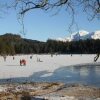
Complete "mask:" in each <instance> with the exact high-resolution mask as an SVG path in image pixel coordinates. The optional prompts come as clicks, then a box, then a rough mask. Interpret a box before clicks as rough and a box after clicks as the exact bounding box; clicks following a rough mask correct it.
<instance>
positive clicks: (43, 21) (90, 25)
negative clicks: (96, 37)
mask: <svg viewBox="0 0 100 100" xmlns="http://www.w3.org/2000/svg"><path fill="white" fill-rule="evenodd" d="M55 12H56V11H55V10H54V11H48V12H45V11H42V10H31V11H30V12H28V13H26V15H25V17H24V26H25V35H23V34H22V33H21V31H22V26H21V25H20V23H19V22H18V19H17V17H18V16H17V13H16V11H15V10H9V11H8V12H6V13H2V14H0V15H1V18H0V35H2V34H5V33H14V34H20V35H21V36H22V37H24V38H28V39H33V40H39V41H46V40H47V39H57V38H59V37H61V38H65V37H67V36H70V35H71V33H70V32H69V31H68V27H69V25H70V23H71V18H70V16H69V14H68V13H67V12H66V10H65V9H62V10H61V11H60V12H59V13H57V14H56V15H54V14H55ZM75 21H76V23H77V25H78V28H75V29H74V28H73V29H72V31H73V32H76V31H78V30H86V31H89V32H92V31H96V30H100V22H99V21H100V20H98V19H94V20H92V21H88V18H87V16H86V14H84V13H82V12H81V11H79V12H77V13H76V17H75Z"/></svg>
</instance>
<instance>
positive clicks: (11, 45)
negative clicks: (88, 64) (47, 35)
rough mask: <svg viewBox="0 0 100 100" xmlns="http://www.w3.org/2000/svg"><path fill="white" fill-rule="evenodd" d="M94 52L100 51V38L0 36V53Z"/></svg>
mask: <svg viewBox="0 0 100 100" xmlns="http://www.w3.org/2000/svg"><path fill="white" fill-rule="evenodd" d="M32 53H50V54H54V53H56V54H96V53H100V40H84V41H83V40H79V41H72V42H61V41H56V40H50V39H49V40H47V42H41V41H36V40H30V39H25V38H21V36H20V35H14V34H5V35H2V36H0V54H1V55H14V54H32Z"/></svg>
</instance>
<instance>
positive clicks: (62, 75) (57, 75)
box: [0, 65, 100, 87]
mask: <svg viewBox="0 0 100 100" xmlns="http://www.w3.org/2000/svg"><path fill="white" fill-rule="evenodd" d="M27 81H28V82H29V81H30V82H64V83H80V84H85V85H92V86H96V87H100V66H95V65H79V66H69V67H68V66H67V67H66V66H64V67H60V68H58V69H56V70H55V71H54V72H48V71H47V70H45V71H40V72H35V73H33V74H32V75H31V76H29V77H20V78H10V79H1V80H0V83H9V82H27Z"/></svg>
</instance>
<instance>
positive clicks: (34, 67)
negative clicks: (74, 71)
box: [0, 54, 100, 79]
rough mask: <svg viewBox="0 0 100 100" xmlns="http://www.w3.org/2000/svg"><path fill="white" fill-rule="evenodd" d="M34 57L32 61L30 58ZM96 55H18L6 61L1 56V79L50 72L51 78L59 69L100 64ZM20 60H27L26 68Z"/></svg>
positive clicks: (7, 58)
mask: <svg viewBox="0 0 100 100" xmlns="http://www.w3.org/2000/svg"><path fill="white" fill-rule="evenodd" d="M30 56H32V59H31V58H30ZM95 56H96V55H72V56H71V55H53V56H51V55H50V54H47V55H46V54H45V55H44V54H43V55H42V54H41V55H37V54H34V55H16V56H14V60H13V56H7V57H6V61H4V58H3V57H2V56H0V79H6V78H13V77H29V76H30V75H32V74H34V73H35V72H39V71H48V72H50V73H49V74H47V75H46V74H45V76H50V75H52V73H53V72H54V70H56V69H57V68H61V67H64V66H71V65H78V64H99V62H100V58H99V59H98V61H97V62H95V63H94V57H95ZM20 59H25V60H26V66H20Z"/></svg>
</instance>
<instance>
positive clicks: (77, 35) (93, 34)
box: [58, 30, 100, 41]
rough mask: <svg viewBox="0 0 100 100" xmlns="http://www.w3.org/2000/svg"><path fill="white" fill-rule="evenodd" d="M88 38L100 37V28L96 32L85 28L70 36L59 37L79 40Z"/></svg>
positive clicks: (61, 39)
mask: <svg viewBox="0 0 100 100" xmlns="http://www.w3.org/2000/svg"><path fill="white" fill-rule="evenodd" d="M87 39H100V30H98V31H95V32H88V31H85V30H79V31H78V32H74V33H72V34H71V35H70V37H66V38H59V39H58V40H59V41H78V40H87Z"/></svg>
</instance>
